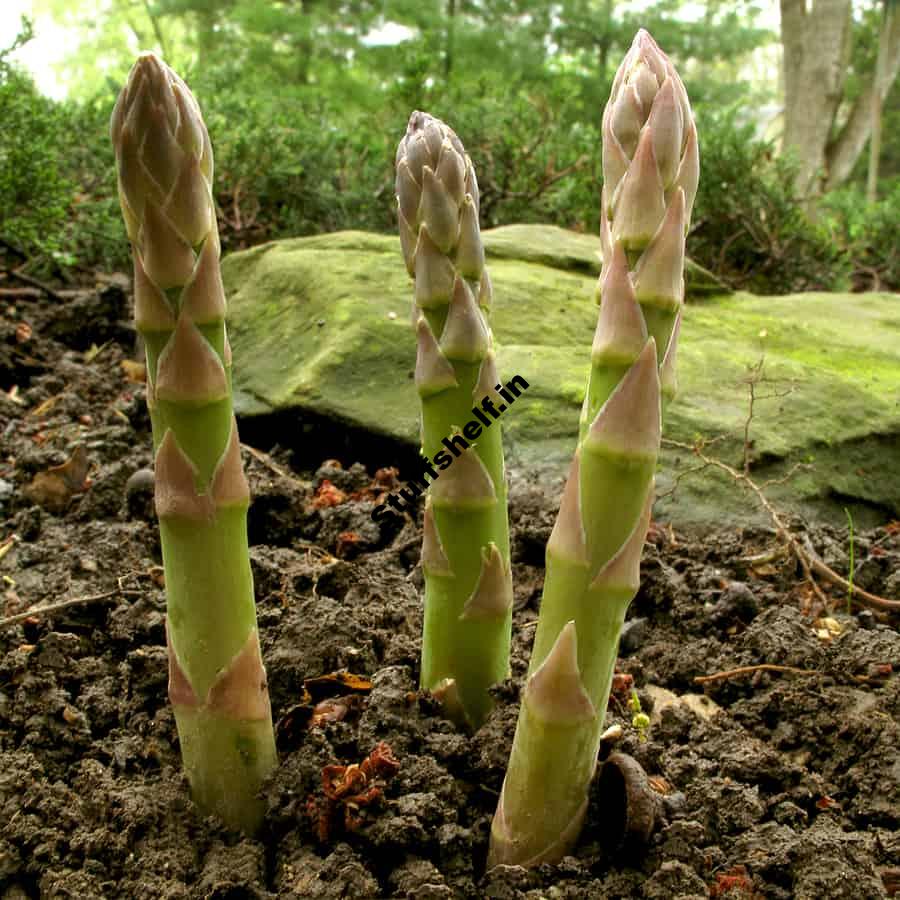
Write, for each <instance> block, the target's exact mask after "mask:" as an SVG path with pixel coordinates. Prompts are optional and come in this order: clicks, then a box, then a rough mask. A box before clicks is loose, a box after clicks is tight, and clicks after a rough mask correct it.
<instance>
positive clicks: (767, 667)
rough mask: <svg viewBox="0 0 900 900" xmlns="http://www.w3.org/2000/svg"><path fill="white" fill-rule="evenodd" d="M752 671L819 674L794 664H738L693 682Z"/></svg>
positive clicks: (703, 682)
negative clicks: (734, 667)
mask: <svg viewBox="0 0 900 900" xmlns="http://www.w3.org/2000/svg"><path fill="white" fill-rule="evenodd" d="M754 672H789V673H790V674H791V675H821V674H822V673H821V672H817V671H816V670H815V669H796V668H794V666H776V665H775V664H774V663H759V664H757V665H755V666H739V667H738V668H737V669H727V670H726V671H724V672H715V673H714V674H712V675H698V676H697V677H696V678H695V679H694V684H710V683H711V682H713V681H726V680H728V679H729V678H736V677H737V676H738V675H751V674H753V673H754Z"/></svg>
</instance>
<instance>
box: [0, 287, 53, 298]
mask: <svg viewBox="0 0 900 900" xmlns="http://www.w3.org/2000/svg"><path fill="white" fill-rule="evenodd" d="M42 296H43V294H42V293H41V291H39V290H38V289H37V288H30V287H25V288H0V297H34V298H37V297H42Z"/></svg>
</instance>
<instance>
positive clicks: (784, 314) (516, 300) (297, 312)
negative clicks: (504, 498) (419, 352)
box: [223, 225, 900, 524]
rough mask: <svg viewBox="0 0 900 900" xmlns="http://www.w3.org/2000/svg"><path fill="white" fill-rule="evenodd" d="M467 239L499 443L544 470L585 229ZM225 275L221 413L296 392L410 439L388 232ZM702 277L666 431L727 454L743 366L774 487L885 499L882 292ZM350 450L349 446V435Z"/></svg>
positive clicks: (692, 496)
mask: <svg viewBox="0 0 900 900" xmlns="http://www.w3.org/2000/svg"><path fill="white" fill-rule="evenodd" d="M484 238H485V245H486V248H487V252H488V265H489V269H490V272H491V277H492V280H493V284H494V308H493V311H492V316H491V324H492V327H493V330H494V338H495V342H496V344H497V346H498V355H499V363H500V371H501V375H502V377H503V380H504V381H508V380H510V379H511V378H512V377H513V376H514V375H520V376H521V377H522V378H524V379H525V380H526V381H527V382H528V384H529V387H528V390H527V391H526V392H524V393H523V394H522V396H521V397H520V398H519V399H518V400H517V401H516V403H515V404H514V405H513V406H512V407H511V408H510V409H509V410H508V411H507V412H505V413H504V416H503V425H504V429H505V435H506V439H507V444H508V460H509V461H510V463H511V464H512V465H513V466H516V467H518V468H520V469H522V468H526V469H532V470H536V471H538V470H539V471H541V472H545V473H547V474H548V475H550V474H558V473H559V472H561V471H562V469H563V467H564V466H565V465H566V463H567V461H568V460H569V458H570V457H571V453H572V449H573V446H574V440H575V434H576V431H577V423H578V414H579V410H580V407H581V402H582V399H583V396H584V387H585V382H586V377H587V370H588V354H589V349H590V344H591V339H592V336H593V332H594V327H595V324H596V318H597V307H596V304H595V302H594V296H595V291H596V281H597V277H596V275H597V271H598V268H599V261H598V256H597V248H598V241H597V240H596V239H594V238H590V237H587V236H585V235H579V234H575V233H572V232H567V231H564V230H563V229H559V228H553V227H547V226H536V225H528V226H507V227H505V228H498V229H493V230H492V231H487V232H485V233H484ZM223 275H224V279H225V285H226V289H227V292H228V296H229V302H230V307H229V328H230V330H229V334H230V337H231V342H232V347H233V350H234V360H235V401H236V405H237V408H238V412H239V414H242V415H244V416H258V415H263V414H269V413H275V412H285V411H296V413H297V415H298V417H300V416H303V415H305V416H307V417H309V416H312V417H314V418H315V419H316V421H322V419H323V418H324V419H327V420H331V421H333V422H336V423H343V424H345V425H347V426H351V427H356V428H360V429H365V430H366V431H368V432H371V433H373V434H375V435H377V436H379V437H381V438H382V439H385V438H386V439H389V440H394V441H396V442H397V444H398V445H400V444H404V445H414V444H415V442H416V441H417V434H418V398H417V396H416V392H415V388H414V385H413V367H414V362H415V343H414V340H413V336H412V333H411V330H410V322H409V312H410V302H411V301H410V297H411V285H410V280H409V278H408V276H407V273H406V270H405V268H404V266H403V263H402V260H401V256H400V249H399V242H398V241H397V240H396V239H395V238H393V237H389V236H384V235H374V234H365V233H362V232H340V233H337V234H330V235H322V236H316V237H310V238H299V239H294V240H285V241H278V242H273V243H269V244H264V245H262V246H259V247H256V248H254V249H252V250H248V251H245V252H241V253H234V254H231V255H230V256H228V257H227V258H226V259H225V260H224V262H223ZM714 292H716V281H715V278H714V277H713V276H711V275H709V273H706V272H705V271H704V270H702V269H699V267H696V268H693V269H692V270H691V273H689V278H688V306H687V308H686V310H685V317H684V325H683V328H682V333H681V342H680V347H679V358H678V371H679V385H680V387H679V395H678V397H677V399H676V401H675V402H674V403H673V404H672V405H671V407H670V408H669V410H668V412H667V416H666V426H665V435H666V437H667V438H669V439H672V440H675V441H679V442H681V443H682V444H688V445H693V444H694V443H695V442H697V441H698V440H704V441H713V439H714V442H713V443H711V444H710V445H709V446H708V448H707V449H708V452H709V453H711V454H714V455H716V456H718V457H719V458H721V459H723V460H725V461H727V462H728V463H730V464H733V465H737V466H740V464H741V461H742V459H743V453H744V445H745V440H744V434H745V425H746V423H747V420H748V416H749V414H750V385H749V382H750V380H752V379H756V380H757V383H756V384H754V394H755V400H754V404H753V414H752V420H751V421H750V424H749V429H748V434H749V443H748V446H749V453H750V458H751V460H752V468H751V471H752V472H755V473H757V475H758V476H759V478H761V479H763V480H764V479H768V478H775V479H778V478H780V477H781V476H782V475H784V474H786V473H788V472H789V471H790V470H792V469H794V467H795V466H796V465H797V464H800V466H801V468H798V469H796V470H795V471H793V472H792V474H791V477H790V478H789V479H788V480H787V481H785V482H784V483H783V484H773V485H772V486H771V487H770V488H769V490H770V491H771V496H772V497H773V499H775V500H776V502H780V503H783V504H785V505H788V506H798V507H799V508H801V509H802V510H803V511H804V512H806V513H807V514H814V513H820V514H824V515H826V516H829V517H830V516H835V515H836V514H837V513H838V512H840V516H841V518H842V520H843V512H842V511H840V510H841V507H842V506H845V505H847V504H850V505H851V506H854V509H855V510H856V512H857V513H858V514H859V515H860V516H861V517H862V518H861V521H862V522H867V521H869V522H870V521H872V520H874V519H878V518H882V519H883V518H885V517H888V516H897V515H900V451H898V446H900V351H898V349H897V335H898V330H900V303H898V297H897V296H896V295H890V294H801V295H795V296H787V297H756V296H751V295H749V294H741V293H736V294H731V295H727V294H723V293H722V291H721V289H719V290H718V295H716V296H713V295H712V294H713V293H714ZM761 361H763V367H762V370H761V372H757V374H756V375H754V368H755V367H758V366H759V364H760V362H761ZM760 378H761V380H759V379H760ZM460 424H464V423H460ZM379 446H381V447H383V446H384V442H383V440H382V441H380V442H379ZM357 455H358V457H359V458H361V459H367V456H368V454H367V451H366V448H365V447H364V446H360V447H358V453H357ZM370 461H373V462H374V461H378V462H387V460H370ZM696 463H697V460H696V459H695V458H693V456H692V454H691V452H690V450H689V449H688V450H685V449H683V448H677V447H667V448H666V450H665V451H664V454H663V459H662V461H661V465H660V477H659V482H660V486H661V490H662V492H663V493H665V492H666V489H667V486H669V485H671V484H672V482H673V478H674V476H675V475H677V474H678V473H680V472H684V471H685V470H686V469H688V468H691V467H692V466H694V465H696ZM658 509H659V508H658ZM661 509H662V512H661V514H662V515H664V516H666V515H668V516H671V517H672V518H673V519H675V520H676V521H684V522H693V523H696V522H708V523H710V524H712V523H714V522H715V523H720V522H722V521H723V520H725V521H729V520H730V521H735V520H736V521H746V520H747V519H748V517H750V516H753V514H754V513H755V512H756V503H755V501H754V499H753V498H752V496H750V495H748V494H746V493H745V492H744V491H743V490H742V489H741V488H740V487H739V486H737V485H735V484H734V483H732V481H731V479H729V478H728V477H723V476H722V475H721V473H717V472H715V471H711V470H706V471H705V472H704V473H702V474H701V475H699V476H696V475H691V476H689V477H685V478H683V479H680V480H679V482H678V485H677V490H675V491H674V493H671V494H668V495H667V496H666V497H665V499H664V500H663V501H662V504H661ZM867 512H868V515H867V514H866V513H867ZM754 517H755V516H754Z"/></svg>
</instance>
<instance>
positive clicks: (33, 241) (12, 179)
mask: <svg viewBox="0 0 900 900" xmlns="http://www.w3.org/2000/svg"><path fill="white" fill-rule="evenodd" d="M61 120H62V115H61V111H60V109H59V107H58V106H57V105H56V104H55V103H53V102H52V101H51V100H48V99H47V98H46V97H44V96H42V95H41V94H40V93H39V92H38V90H37V88H35V86H34V82H32V80H31V79H30V78H29V77H28V76H27V75H25V74H24V73H22V72H21V71H19V70H18V69H16V68H14V67H12V66H10V65H8V64H7V63H6V62H5V61H2V60H0V121H2V122H3V128H2V129H0V223H2V224H0V237H2V238H3V240H4V241H7V242H9V243H10V244H12V245H14V246H16V247H17V248H18V249H19V250H21V251H22V252H24V253H25V254H28V255H31V254H33V253H35V252H40V253H45V254H54V253H59V252H60V251H61V250H62V249H63V247H64V243H63V240H62V237H63V234H62V230H63V225H64V223H65V219H66V212H67V208H68V203H69V200H70V199H71V197H72V194H73V192H74V189H75V187H74V182H73V181H72V180H71V178H70V177H69V176H68V173H66V172H65V169H64V167H62V166H61V165H60V160H59V152H58V147H57V141H58V132H59V125H60V122H61ZM23 135H27V136H28V137H27V140H23V139H22V137H23Z"/></svg>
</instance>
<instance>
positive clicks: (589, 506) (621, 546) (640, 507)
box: [488, 30, 698, 866]
mask: <svg viewBox="0 0 900 900" xmlns="http://www.w3.org/2000/svg"><path fill="white" fill-rule="evenodd" d="M603 173H604V184H603V196H602V203H603V211H602V216H601V219H602V227H601V230H602V235H601V238H602V253H603V271H602V272H601V276H600V292H599V293H600V298H599V299H600V316H599V322H598V325H597V331H596V334H595V337H594V344H593V348H592V351H591V374H590V380H589V385H588V390H587V394H586V397H585V405H584V410H583V413H582V421H581V429H580V434H581V436H580V440H579V445H578V449H577V450H576V452H575V459H574V461H573V463H572V467H571V470H570V472H569V477H568V481H567V482H566V486H565V489H564V491H563V496H562V503H561V505H560V511H559V516H558V517H557V520H556V524H555V526H554V529H553V532H552V533H551V535H550V540H549V542H548V544H547V561H546V579H545V584H544V593H543V599H542V601H541V612H540V618H539V621H538V626H537V631H536V634H535V640H534V649H533V651H532V657H531V664H530V668H529V676H528V680H527V682H526V685H525V689H524V692H523V697H522V707H521V710H520V714H519V721H518V725H517V728H516V734H515V738H514V741H513V748H512V754H511V757H510V763H509V768H508V770H507V773H506V779H505V781H504V784H503V790H502V792H501V795H500V801H499V804H498V807H497V812H496V814H495V816H494V822H493V826H492V829H491V847H490V855H489V859H488V862H489V865H497V864H500V863H505V864H511V865H523V866H532V865H538V864H539V863H542V862H555V861H558V860H559V859H561V858H562V857H563V856H564V855H565V854H566V853H567V852H569V850H571V848H572V847H573V845H574V844H575V841H576V840H577V839H578V834H579V832H580V830H581V825H582V823H583V820H584V816H585V812H586V810H587V803H588V789H589V786H590V781H591V778H592V777H593V774H594V769H595V766H596V760H597V751H598V749H599V740H600V735H601V732H602V728H603V720H604V715H605V711H606V704H607V701H608V699H609V690H610V685H611V682H612V675H613V669H614V666H615V661H616V654H617V650H618V642H619V633H620V630H621V626H622V622H623V620H624V618H625V611H626V609H627V607H628V604H629V603H630V602H631V599H632V598H633V597H634V595H635V593H636V592H637V589H638V584H639V567H640V558H641V551H642V548H643V544H644V538H645V536H646V532H647V528H648V525H649V521H650V508H651V504H652V501H653V473H654V469H655V466H656V458H657V453H658V450H659V441H660V427H661V421H660V420H661V399H662V398H663V397H666V398H667V397H670V396H671V395H672V393H673V392H674V388H675V350H676V343H677V339H678V324H679V321H680V316H681V307H682V304H683V295H684V281H683V265H684V238H685V233H686V227H687V221H688V217H689V215H690V208H691V204H692V202H693V198H694V194H695V192H696V188H697V178H698V155H697V133H696V128H695V126H694V122H693V117H692V115H691V110H690V106H689V104H688V99H687V94H686V93H685V90H684V86H683V85H682V83H681V80H680V79H679V77H678V75H677V73H676V72H675V70H674V68H673V67H672V64H671V62H670V61H669V59H668V58H667V57H666V56H665V54H663V53H662V51H660V49H659V47H657V45H656V43H655V42H654V41H653V39H652V38H651V37H650V35H649V34H648V33H647V32H646V31H644V30H641V31H639V32H638V34H637V36H636V37H635V39H634V43H633V44H632V46H631V49H630V50H629V52H628V54H627V56H626V57H625V60H624V62H623V63H622V65H621V66H620V67H619V70H618V72H617V73H616V77H615V80H614V82H613V87H612V91H611V94H610V99H609V102H608V103H607V105H606V109H605V111H604V115H603ZM657 347H659V348H661V349H662V350H663V353H662V363H661V368H660V367H658V363H659V361H658V358H657Z"/></svg>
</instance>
